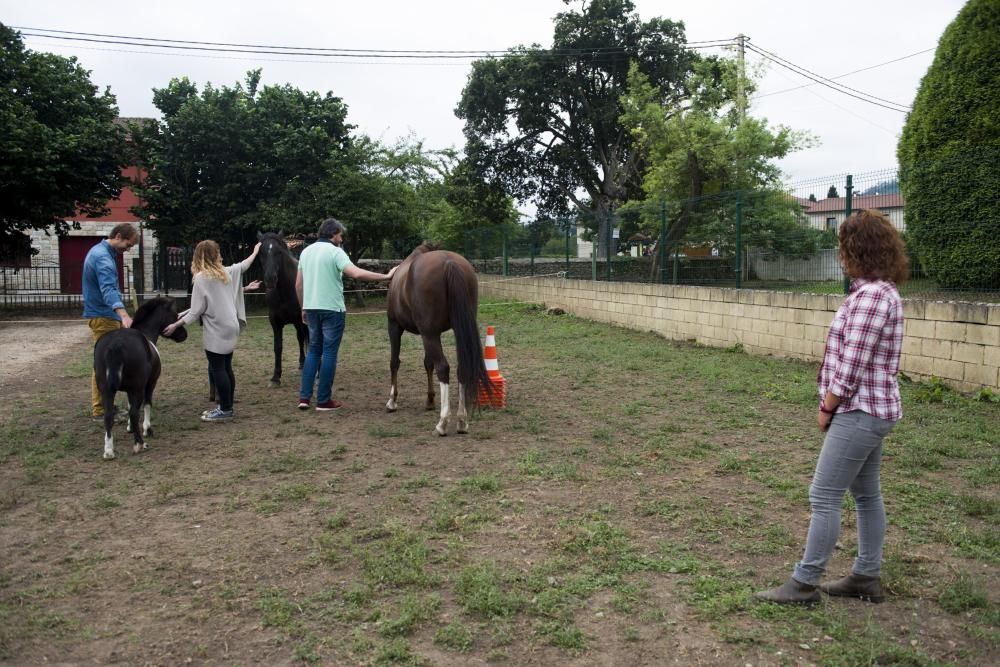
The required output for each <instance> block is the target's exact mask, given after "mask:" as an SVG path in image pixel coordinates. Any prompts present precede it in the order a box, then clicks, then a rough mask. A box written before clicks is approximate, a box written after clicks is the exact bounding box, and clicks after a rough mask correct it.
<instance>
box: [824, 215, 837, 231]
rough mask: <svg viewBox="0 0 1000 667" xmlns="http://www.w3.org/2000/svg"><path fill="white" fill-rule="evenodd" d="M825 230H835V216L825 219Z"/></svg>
mask: <svg viewBox="0 0 1000 667" xmlns="http://www.w3.org/2000/svg"><path fill="white" fill-rule="evenodd" d="M826 231H828V232H835V231H837V219H836V218H827V219H826Z"/></svg>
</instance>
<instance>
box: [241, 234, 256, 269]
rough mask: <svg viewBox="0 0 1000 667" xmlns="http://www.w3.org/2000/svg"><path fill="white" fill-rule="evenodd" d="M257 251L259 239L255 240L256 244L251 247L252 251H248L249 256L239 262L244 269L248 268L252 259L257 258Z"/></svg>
mask: <svg viewBox="0 0 1000 667" xmlns="http://www.w3.org/2000/svg"><path fill="white" fill-rule="evenodd" d="M259 252H260V241H257V245H255V246H254V247H253V252H252V253H250V256H249V257H247V258H246V259H244V260H243V261H242V262H240V264H242V265H243V270H244V271H246V270H247V269H249V268H250V265H251V264H253V261H254V260H255V259H257V254H258V253H259Z"/></svg>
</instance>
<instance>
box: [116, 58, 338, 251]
mask: <svg viewBox="0 0 1000 667" xmlns="http://www.w3.org/2000/svg"><path fill="white" fill-rule="evenodd" d="M260 77H261V73H260V70H255V71H251V72H249V73H248V74H247V77H246V81H245V82H244V83H243V84H239V83H238V84H236V85H235V86H232V87H228V86H223V87H221V88H216V87H213V86H212V85H211V84H209V85H206V86H205V88H204V89H203V90H202V91H201V93H200V94H199V92H198V90H197V87H196V86H195V85H194V84H193V83H192V82H190V81H188V80H187V79H174V80H172V81H171V82H170V83H169V84H168V85H167V87H165V88H162V89H157V90H154V93H153V101H154V103H155V104H156V106H157V108H158V109H160V111H161V112H163V120H162V121H161V122H159V123H155V124H152V125H150V126H142V127H136V128H134V130H133V136H134V137H135V140H136V144H137V146H138V148H139V152H140V160H141V164H142V165H143V166H144V167H146V169H147V171H148V177H147V178H146V179H145V180H144V182H143V183H142V184H141V185H140V186H139V187H138V188H137V189H138V192H139V195H140V196H141V197H142V198H143V199H144V201H145V205H144V206H143V207H142V208H141V209H140V210H139V211H138V212H139V213H140V214H141V215H143V216H144V217H145V218H146V219H147V220H148V221H149V226H150V227H151V228H153V229H154V230H155V231H156V233H157V236H158V237H160V238H161V239H164V240H166V241H167V242H175V243H177V242H180V243H193V242H195V241H198V240H200V239H204V238H213V239H216V240H225V241H229V242H237V241H244V242H245V241H248V240H250V239H252V238H254V236H255V232H256V231H257V230H260V229H283V230H285V231H289V232H290V231H303V232H304V231H307V230H309V231H315V225H316V223H317V219H318V218H320V217H322V216H323V215H324V213H323V212H320V211H319V210H318V207H317V205H316V199H315V193H314V192H313V191H314V189H315V188H316V187H317V186H318V185H319V184H320V183H322V182H323V181H324V179H325V178H326V176H327V174H328V173H329V171H330V170H331V169H335V168H336V167H337V165H339V164H340V163H341V162H347V161H348V159H349V158H348V152H349V149H350V148H351V140H350V136H349V131H350V129H351V126H350V125H348V124H347V107H346V106H345V105H344V103H343V102H342V101H341V100H340V98H338V97H335V96H334V95H333V94H332V93H326V94H325V95H320V94H319V93H316V92H303V91H301V90H298V89H297V88H293V87H291V86H288V85H284V86H264V87H263V88H261V87H260Z"/></svg>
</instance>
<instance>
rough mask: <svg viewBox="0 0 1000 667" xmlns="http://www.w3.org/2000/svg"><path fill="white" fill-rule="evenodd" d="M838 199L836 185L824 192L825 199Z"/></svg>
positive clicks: (838, 194)
mask: <svg viewBox="0 0 1000 667" xmlns="http://www.w3.org/2000/svg"><path fill="white" fill-rule="evenodd" d="M839 197H840V193H839V192H837V186H836V185H831V186H830V189H829V190H827V191H826V198H827V199H837V198H839Z"/></svg>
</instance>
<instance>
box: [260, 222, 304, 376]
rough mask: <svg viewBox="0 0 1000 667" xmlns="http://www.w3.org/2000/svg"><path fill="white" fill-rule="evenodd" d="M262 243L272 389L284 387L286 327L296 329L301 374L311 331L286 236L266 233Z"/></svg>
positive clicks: (297, 268) (261, 257) (295, 265)
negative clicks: (271, 344) (271, 343)
mask: <svg viewBox="0 0 1000 667" xmlns="http://www.w3.org/2000/svg"><path fill="white" fill-rule="evenodd" d="M257 238H258V239H259V240H260V244H261V245H260V263H261V266H262V267H263V269H264V287H266V288H267V292H266V293H265V295H264V302H265V303H267V319H268V320H270V322H271V331H272V332H273V334H274V374H273V375H272V376H271V386H272V387H280V386H281V352H282V348H283V344H282V335H283V331H284V328H285V325H286V324H291V325H293V326H294V327H295V334H296V337H297V338H298V341H299V370H301V369H302V364H303V363H305V360H306V353H305V344H306V341H308V340H309V327H307V326H306V325H305V324H304V323H303V322H302V305H301V304H300V303H299V297H298V295H297V294H296V293H295V276H296V274H297V273H298V271H299V263H298V261H297V260H296V259H295V258H294V257H292V253H291V251H289V250H288V244H287V243H285V235H284V234H282V233H281V232H278V233H277V234H275V233H274V232H266V233H264V234H260V233H258V234H257Z"/></svg>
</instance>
